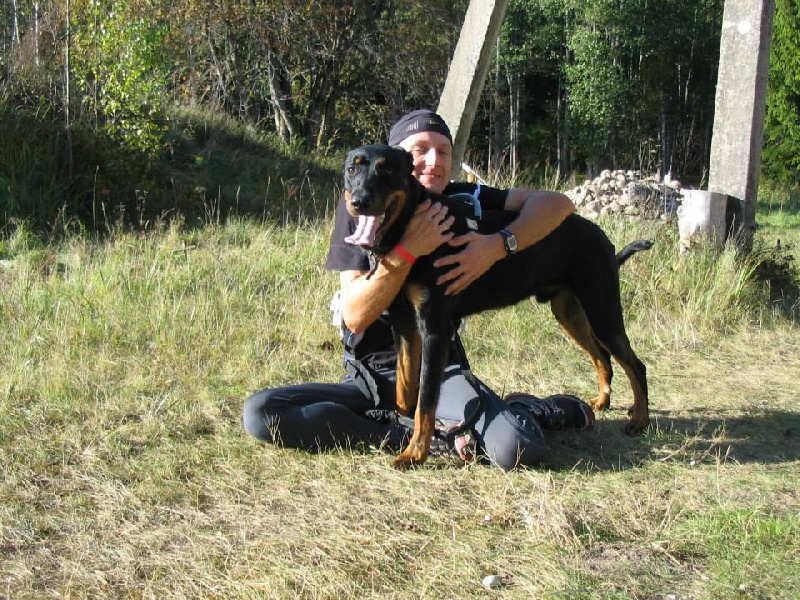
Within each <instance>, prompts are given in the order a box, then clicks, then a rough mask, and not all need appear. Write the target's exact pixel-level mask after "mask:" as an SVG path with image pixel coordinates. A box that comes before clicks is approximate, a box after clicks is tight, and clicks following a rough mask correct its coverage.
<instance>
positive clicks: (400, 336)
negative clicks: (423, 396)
mask: <svg viewBox="0 0 800 600" xmlns="http://www.w3.org/2000/svg"><path fill="white" fill-rule="evenodd" d="M390 319H391V322H392V327H393V330H394V341H395V347H396V348H397V382H396V386H395V404H396V406H397V412H398V413H400V414H401V415H404V416H410V415H411V414H412V413H413V412H414V408H416V406H417V396H418V395H419V368H420V360H421V353H422V341H421V340H420V337H419V331H417V325H416V318H415V316H414V315H413V314H412V313H409V312H406V311H391V313H390Z"/></svg>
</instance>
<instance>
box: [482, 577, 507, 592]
mask: <svg viewBox="0 0 800 600" xmlns="http://www.w3.org/2000/svg"><path fill="white" fill-rule="evenodd" d="M481 583H482V584H483V587H485V588H486V589H487V590H491V589H496V588H499V587H503V578H502V577H500V575H487V576H486V577H484V578H483V580H482V581H481Z"/></svg>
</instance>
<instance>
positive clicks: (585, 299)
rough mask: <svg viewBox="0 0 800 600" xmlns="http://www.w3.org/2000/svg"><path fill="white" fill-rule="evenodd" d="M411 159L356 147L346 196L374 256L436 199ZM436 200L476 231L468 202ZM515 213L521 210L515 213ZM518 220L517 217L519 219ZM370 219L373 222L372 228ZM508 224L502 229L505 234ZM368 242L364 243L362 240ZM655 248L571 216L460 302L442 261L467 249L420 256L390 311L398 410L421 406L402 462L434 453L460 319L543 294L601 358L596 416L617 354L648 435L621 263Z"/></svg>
mask: <svg viewBox="0 0 800 600" xmlns="http://www.w3.org/2000/svg"><path fill="white" fill-rule="evenodd" d="M412 169H413V164H412V160H411V155H410V154H408V153H407V152H406V151H405V150H403V149H401V148H393V147H390V146H381V145H375V146H364V147H361V148H357V149H355V150H352V151H351V152H350V153H349V154H348V155H347V159H346V162H345V167H344V195H345V199H346V202H347V209H348V212H349V213H350V214H351V215H352V216H353V217H356V218H358V219H361V221H362V223H361V224H360V225H359V227H367V228H370V229H372V230H374V231H371V234H373V235H370V236H369V239H370V240H374V241H370V242H369V243H367V245H368V246H369V248H368V249H369V250H370V251H371V252H373V253H374V254H375V255H376V256H378V257H379V256H383V255H386V254H388V253H389V252H390V251H391V250H392V248H394V246H395V245H396V244H397V243H398V242H399V241H400V239H401V237H402V235H403V232H404V230H405V227H406V225H407V223H408V221H409V220H410V219H411V217H412V215H413V214H414V211H415V209H416V207H417V205H418V204H419V203H420V202H422V201H424V200H425V199H426V198H428V197H429V193H428V191H427V190H426V189H425V188H424V187H423V186H422V185H421V184H420V183H419V182H418V181H417V180H416V179H415V178H414V177H413V175H412ZM433 199H434V200H435V201H437V202H442V203H444V204H446V205H447V206H448V214H451V215H454V216H455V223H454V224H453V226H452V227H451V231H453V232H454V233H455V234H456V235H461V234H464V233H467V232H468V231H469V223H468V219H467V217H466V215H465V214H464V204H463V203H462V202H459V201H457V200H451V199H449V198H447V197H444V196H436V197H433ZM509 214H513V213H509ZM510 219H511V217H509V218H508V220H507V221H506V222H508V221H510ZM363 221H369V222H370V223H371V224H370V225H363ZM504 224H505V223H501V224H499V225H496V227H495V229H494V231H498V230H499V229H500V228H501V227H502V226H503V225H504ZM362 243H363V241H362ZM650 246H651V244H650V242H647V241H640V242H635V243H633V244H630V245H628V246H626V247H625V248H624V249H623V250H622V251H621V252H620V253H619V255H615V252H614V246H613V245H612V243H611V242H610V241H609V239H608V237H606V235H605V233H603V231H602V230H601V229H600V228H599V227H598V226H597V225H595V224H594V223H592V222H591V221H588V220H586V219H583V218H581V217H579V216H577V215H571V216H569V217H568V218H567V219H566V220H565V221H564V222H563V223H562V224H561V225H560V226H559V227H558V228H557V229H555V231H553V232H552V233H550V235H548V236H547V237H546V238H544V239H543V240H541V241H540V242H538V243H536V244H534V245H533V246H530V247H528V248H525V249H524V250H520V251H519V252H516V253H514V254H512V255H510V256H508V257H507V258H505V259H503V260H501V261H498V262H497V263H495V264H494V266H492V268H491V269H489V271H487V272H486V273H485V274H484V275H483V276H482V277H481V278H480V279H478V280H477V281H475V282H474V283H473V284H472V285H470V286H469V287H468V288H467V289H465V290H464V291H463V292H461V293H460V294H458V295H455V296H446V295H445V294H444V286H438V285H436V283H435V282H436V279H437V277H438V276H439V275H440V274H441V270H440V269H436V268H434V267H433V262H434V261H435V260H436V259H437V258H439V257H441V256H443V255H445V254H449V253H452V252H457V251H458V250H457V249H454V248H452V247H450V246H449V245H448V244H444V245H442V246H440V247H439V248H438V249H437V250H436V251H434V252H433V253H432V254H430V255H428V256H422V257H420V258H419V259H418V260H417V261H416V262H415V263H414V266H413V267H412V269H411V272H410V274H409V276H408V278H407V280H406V283H405V285H404V287H403V289H402V290H401V292H400V294H399V295H398V297H397V298H396V299H395V301H394V302H393V304H392V306H391V307H390V308H389V316H390V321H391V323H392V327H393V330H394V335H395V341H396V344H397V351H398V358H397V410H398V411H399V412H400V413H402V414H405V415H410V414H411V413H412V412H413V411H414V409H415V407H416V414H415V428H414V434H413V436H412V438H411V440H410V442H409V445H408V447H407V448H406V449H405V450H404V451H403V452H402V453H401V454H400V455H399V456H398V457H397V459H396V460H395V463H394V464H395V466H396V467H398V468H407V467H409V466H412V465H418V464H421V463H422V462H423V461H425V459H426V458H427V456H428V451H429V448H430V441H431V436H432V435H433V434H434V417H435V413H436V405H437V403H438V401H439V388H440V385H441V378H442V373H443V371H444V368H445V366H446V365H445V362H446V360H447V349H448V343H449V339H450V337H451V334H452V323H453V322H454V321H455V320H456V319H458V318H460V317H464V316H467V315H470V314H474V313H478V312H481V311H484V310H488V309H492V308H500V307H503V306H509V305H511V304H515V303H517V302H520V301H521V300H523V299H525V298H528V297H531V296H535V297H536V299H537V300H538V301H539V302H548V301H549V302H550V307H551V309H552V312H553V314H554V315H555V317H556V319H557V320H558V322H559V323H560V324H561V325H562V327H563V328H564V329H565V330H566V331H567V332H568V333H569V334H570V336H571V337H572V338H573V339H574V340H575V341H576V342H577V343H578V344H579V345H580V346H582V347H583V348H584V349H585V350H586V352H588V353H589V356H590V357H591V360H592V364H593V365H594V367H595V370H596V371H597V378H598V381H599V385H600V393H599V395H598V396H597V397H595V398H594V399H592V400H591V401H590V404H591V405H592V406H593V408H595V409H596V410H602V409H604V408H607V407H608V406H609V403H610V394H611V376H612V371H611V362H610V357H611V356H613V357H614V358H615V359H616V360H617V361H618V362H619V363H620V365H622V368H623V369H624V370H625V373H626V374H627V375H628V379H629V380H630V383H631V387H632V389H633V408H632V409H631V410H630V411H629V413H630V417H631V418H630V421H629V422H628V423H627V425H626V432H628V433H635V432H640V431H643V430H644V429H645V428H647V426H648V424H649V413H648V399H647V376H646V369H645V366H644V364H643V363H642V362H641V361H640V360H639V359H638V358H637V356H636V354H634V352H633V350H632V349H631V345H630V342H629V340H628V336H627V334H626V333H625V325H624V322H623V317H622V304H621V301H620V292H619V265H620V264H622V262H624V261H625V260H626V259H627V258H628V257H630V256H631V255H632V254H633V253H635V252H637V251H638V250H643V249H646V248H649V247H650Z"/></svg>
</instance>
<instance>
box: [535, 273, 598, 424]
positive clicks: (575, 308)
mask: <svg viewBox="0 0 800 600" xmlns="http://www.w3.org/2000/svg"><path fill="white" fill-rule="evenodd" d="M550 310H551V311H552V312H553V316H555V318H556V320H557V321H558V323H559V324H560V325H561V327H563V328H564V331H566V332H567V333H568V334H569V336H570V337H571V338H572V339H573V340H574V341H575V342H576V343H577V344H578V345H579V346H580V347H581V348H583V349H584V350H585V351H586V352H587V354H588V355H589V359H590V360H591V361H592V365H593V366H594V370H595V373H597V384H598V387H599V393H598V394H597V396H595V397H594V398H592V399H591V400H589V404H590V405H591V406H592V408H593V409H595V410H604V409H606V408H608V407H609V406H610V405H611V378H612V376H613V371H612V368H611V356H610V355H609V353H608V351H607V350H606V349H605V348H603V347H602V346H601V345H600V344H598V343H597V340H596V339H595V337H594V334H593V333H592V327H591V325H589V320H588V318H587V317H586V312H585V311H584V310H583V307H582V306H581V303H580V302H579V301H578V299H577V298H576V297H575V294H573V293H572V291H570V290H568V289H566V288H565V289H562V290H560V291H559V292H558V293H557V294H556V295H555V297H553V299H552V300H551V301H550Z"/></svg>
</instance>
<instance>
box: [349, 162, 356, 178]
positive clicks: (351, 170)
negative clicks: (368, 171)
mask: <svg viewBox="0 0 800 600" xmlns="http://www.w3.org/2000/svg"><path fill="white" fill-rule="evenodd" d="M347 174H348V175H351V176H352V175H355V174H356V168H355V167H354V166H352V165H350V166H349V167H347Z"/></svg>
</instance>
